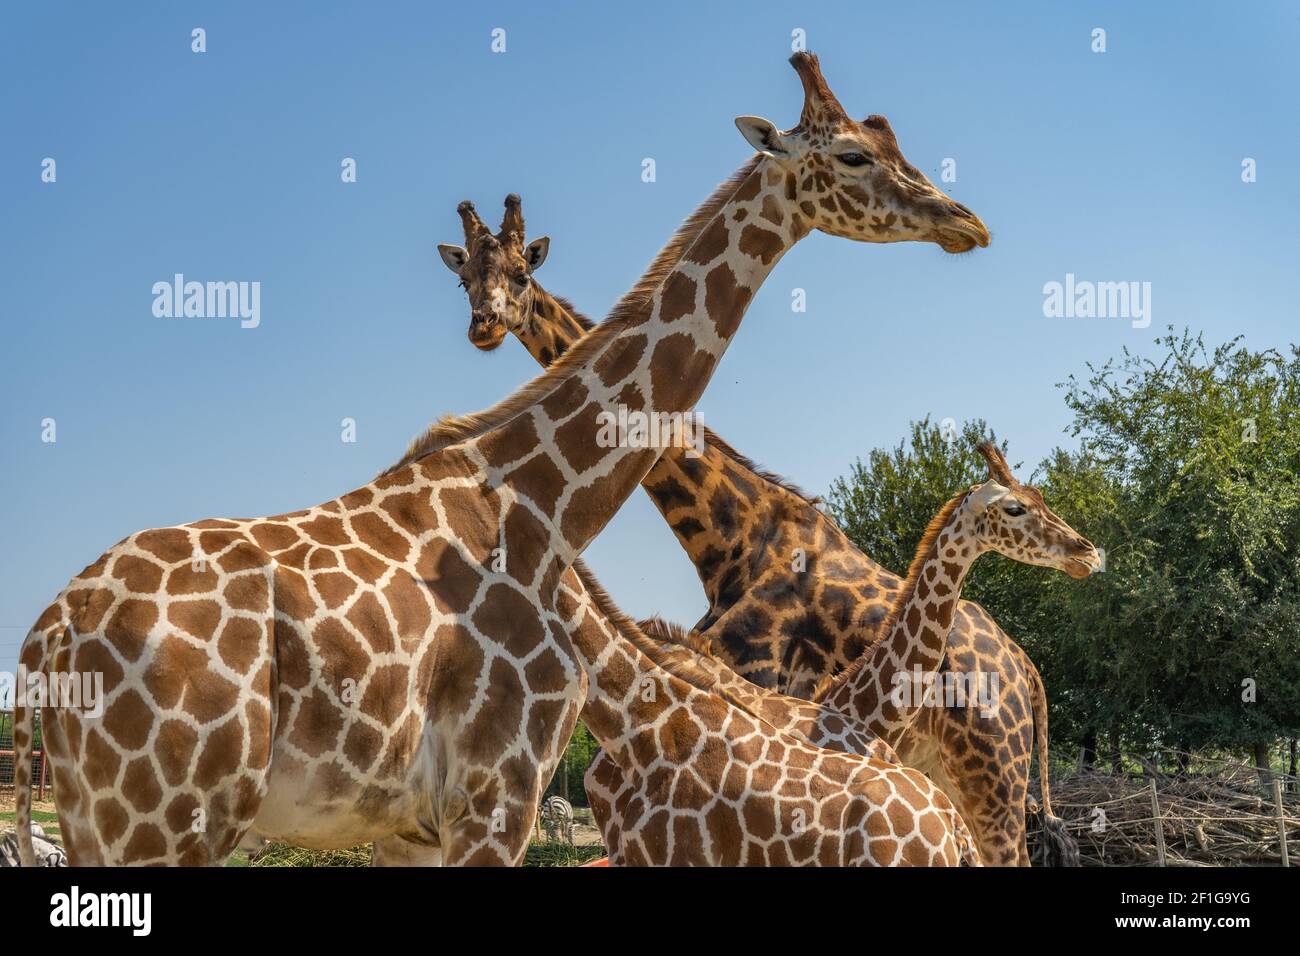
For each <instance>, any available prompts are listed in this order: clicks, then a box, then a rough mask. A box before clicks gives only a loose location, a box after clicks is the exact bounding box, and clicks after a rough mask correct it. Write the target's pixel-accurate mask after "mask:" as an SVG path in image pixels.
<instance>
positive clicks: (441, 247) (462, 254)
mask: <svg viewBox="0 0 1300 956" xmlns="http://www.w3.org/2000/svg"><path fill="white" fill-rule="evenodd" d="M438 255H440V256H442V261H443V262H445V263H446V264H447V268H448V269H450V270H451V271H452V272H455V273H458V274H459V272H460V270H461V269H462V268H463V267H464V265H465V263H466V261H468V259H469V253H468V252H466V251H465V249H464V247H463V246H453V245H451V244H450V243H446V242H440V243H438Z"/></svg>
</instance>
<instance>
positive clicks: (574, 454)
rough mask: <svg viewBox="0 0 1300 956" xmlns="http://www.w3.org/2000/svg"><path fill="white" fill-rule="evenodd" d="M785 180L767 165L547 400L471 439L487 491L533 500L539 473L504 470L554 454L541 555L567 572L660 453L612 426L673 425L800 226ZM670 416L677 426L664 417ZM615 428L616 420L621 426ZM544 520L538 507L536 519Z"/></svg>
mask: <svg viewBox="0 0 1300 956" xmlns="http://www.w3.org/2000/svg"><path fill="white" fill-rule="evenodd" d="M785 179H786V174H785V173H784V171H782V170H781V169H780V168H779V167H777V166H776V165H775V164H772V163H770V162H769V161H760V162H758V163H757V164H756V165H755V166H754V168H753V171H752V172H751V173H750V174H749V175H748V176H747V177H746V178H745V180H744V181H743V182H742V183H741V185H740V186H739V187H738V188H737V189H736V190H735V191H734V192H733V193H732V195H731V196H730V198H729V199H727V201H726V202H725V203H723V204H722V206H721V207H720V208H719V210H718V212H717V213H716V214H714V215H713V216H712V218H711V219H710V220H709V222H708V225H706V226H705V227H704V228H703V230H702V231H701V232H700V234H699V236H698V237H697V238H696V239H695V241H694V242H693V243H692V244H691V246H690V247H689V249H688V250H687V252H686V253H685V254H684V255H683V256H682V258H681V260H680V261H678V262H677V263H676V265H675V266H674V267H673V268H672V270H671V271H670V272H669V273H668V274H667V276H666V277H665V279H664V281H663V282H662V284H660V285H659V287H658V288H657V289H656V290H655V292H654V293H653V294H652V295H651V296H650V298H649V299H648V300H646V301H644V302H640V303H638V304H636V305H635V306H633V307H631V308H630V309H629V311H628V312H627V313H626V314H625V315H624V316H621V317H620V319H621V320H622V321H621V322H620V324H618V325H611V326H610V332H609V334H608V335H607V337H606V338H604V339H602V340H600V341H599V343H597V344H595V345H593V346H592V348H593V351H592V353H591V354H589V355H586V356H584V361H583V362H582V364H581V365H580V366H579V367H577V368H576V369H575V370H574V371H573V373H572V374H570V375H568V376H567V377H566V378H565V379H564V380H563V381H562V382H561V383H559V384H557V385H556V387H555V388H554V389H553V390H552V391H551V392H550V393H549V394H548V395H547V396H546V397H545V398H542V399H540V400H538V401H536V402H535V403H533V405H532V406H531V407H529V408H528V409H527V410H525V411H524V412H522V413H520V414H519V415H518V416H516V417H515V418H514V419H512V420H511V421H510V422H508V423H506V424H504V425H502V426H501V427H498V428H496V429H494V430H491V431H489V432H487V433H486V434H484V435H481V436H479V437H478V438H476V439H474V442H473V444H474V445H476V446H477V450H478V452H479V453H480V454H481V455H482V456H483V458H484V459H485V460H486V461H487V462H488V463H489V464H490V465H493V466H496V467H497V468H498V469H499V474H498V475H497V476H493V484H494V486H504V487H507V488H512V487H513V489H514V490H516V491H519V492H520V493H521V494H523V495H524V496H525V497H530V498H531V497H533V495H532V494H530V490H529V489H530V487H531V488H533V489H534V490H535V488H536V481H537V475H536V474H535V473H534V472H531V471H530V472H524V473H523V474H522V476H521V475H520V472H519V471H518V470H517V469H512V468H510V467H507V466H509V465H512V464H514V463H517V462H524V461H525V459H526V458H528V457H529V456H530V455H531V454H532V453H533V452H534V451H536V450H537V449H538V448H539V447H541V448H554V449H555V452H554V453H553V454H551V455H550V457H551V458H552V460H553V462H554V464H553V466H552V470H551V471H550V472H549V474H550V478H551V484H552V485H558V486H559V488H560V490H559V493H558V495H557V496H556V500H555V502H554V504H553V506H552V507H551V509H550V511H549V514H547V515H546V517H547V518H548V519H549V522H550V532H551V535H550V537H551V542H550V548H549V551H550V552H551V553H552V554H554V555H555V556H557V557H558V558H559V559H560V560H561V561H562V562H564V563H565V564H569V563H572V561H573V559H574V558H576V556H577V555H578V554H580V553H581V552H582V550H583V549H584V548H586V546H587V545H588V544H589V543H590V542H591V540H592V538H594V537H595V536H596V534H597V533H599V532H600V530H601V529H603V528H604V527H605V525H606V524H607V523H608V522H609V520H610V519H611V518H612V517H613V516H614V514H615V513H616V512H617V510H618V509H619V508H620V507H621V506H622V504H623V502H624V501H626V500H627V498H628V496H629V495H630V494H631V493H632V490H633V489H634V488H635V487H636V485H637V484H639V483H640V482H641V480H642V479H643V478H644V477H645V475H646V473H647V472H648V471H649V470H650V468H651V466H653V464H654V463H655V461H656V460H657V459H658V458H659V456H660V455H661V454H662V452H663V450H664V448H665V447H666V441H665V439H667V437H668V436H667V435H665V434H664V433H663V432H659V431H658V430H657V429H654V428H652V429H651V435H650V440H649V441H648V442H647V441H646V440H645V435H644V434H642V435H640V436H636V437H634V436H633V435H632V434H631V433H630V432H629V433H627V434H622V433H619V432H618V431H617V430H615V429H614V428H613V427H611V421H610V419H611V418H616V419H619V418H620V416H621V413H622V412H623V411H626V412H627V413H628V414H629V416H642V417H643V418H642V420H645V419H646V418H649V419H650V420H651V421H653V422H654V423H655V424H664V423H670V424H671V423H672V422H673V421H674V420H675V421H676V422H678V423H680V422H681V415H682V414H683V413H686V412H689V411H691V409H692V408H693V407H694V405H695V403H696V401H697V400H698V399H699V397H700V395H701V394H702V393H703V391H704V388H705V386H706V385H707V384H708V382H709V379H710V378H711V377H712V375H713V372H714V369H715V368H716V367H717V363H718V361H719V360H720V359H721V357H722V354H723V352H725V351H726V348H727V346H728V345H729V344H730V342H731V339H732V337H733V336H734V335H735V333H736V331H737V329H738V328H739V326H740V321H741V319H742V318H743V317H744V314H745V310H746V308H747V307H748V305H749V302H750V300H751V299H752V297H753V295H754V293H755V292H756V291H757V289H758V287H759V286H760V285H761V284H762V282H763V280H764V279H765V278H766V277H767V275H768V273H769V272H771V270H772V269H773V267H774V266H775V265H776V263H777V262H778V261H779V260H780V258H781V256H782V255H784V254H785V252H786V251H787V250H788V249H789V248H790V247H791V246H792V245H794V243H795V242H797V241H798V240H799V239H801V238H802V237H803V236H804V235H806V234H807V232H808V228H807V226H806V225H805V224H804V220H803V217H802V216H801V215H800V214H799V212H798V210H796V209H794V208H793V202H792V200H789V199H787V198H786V196H787V191H786V188H785ZM607 324H609V323H607ZM674 416H675V419H674ZM620 420H621V419H620ZM543 510H545V509H543Z"/></svg>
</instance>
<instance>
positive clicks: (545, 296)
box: [514, 282, 591, 368]
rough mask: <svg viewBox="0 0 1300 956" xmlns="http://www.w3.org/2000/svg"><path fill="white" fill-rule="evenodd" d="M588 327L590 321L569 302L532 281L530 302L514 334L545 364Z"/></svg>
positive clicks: (539, 361) (556, 357)
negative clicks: (526, 312)
mask: <svg viewBox="0 0 1300 956" xmlns="http://www.w3.org/2000/svg"><path fill="white" fill-rule="evenodd" d="M590 328H591V321H590V320H589V319H588V318H587V317H586V316H585V315H582V314H581V313H580V312H578V311H577V310H576V309H575V308H574V307H573V306H572V305H571V304H570V303H569V302H567V301H565V300H564V299H561V298H560V297H559V296H554V295H551V294H550V293H549V292H547V291H546V290H545V289H544V288H542V287H541V286H540V285H538V284H537V283H536V282H534V283H533V304H532V308H531V309H530V310H529V314H528V318H527V319H525V320H524V322H523V324H522V325H521V326H520V327H519V328H518V329H515V330H514V331H515V336H516V337H517V338H518V339H519V341H520V342H522V343H523V345H524V348H526V349H527V350H528V354H529V355H531V356H532V357H533V358H535V359H536V360H537V361H538V363H539V364H540V365H541V366H542V367H543V368H547V367H548V366H550V364H551V363H552V362H554V361H555V360H556V359H558V358H560V356H562V355H564V353H565V352H567V351H569V348H570V347H571V346H572V345H573V344H574V343H575V342H577V341H578V339H580V338H582V337H583V336H584V335H585V334H586V333H587V331H588V330H589V329H590Z"/></svg>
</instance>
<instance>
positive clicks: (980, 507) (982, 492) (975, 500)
mask: <svg viewBox="0 0 1300 956" xmlns="http://www.w3.org/2000/svg"><path fill="white" fill-rule="evenodd" d="M1010 492H1011V489H1010V488H1008V487H1006V486H1005V485H999V484H998V483H997V482H996V481H994V480H992V479H991V478H990V479H989V480H988V481H986V482H984V483H983V484H982V485H976V486H975V487H974V488H972V489H971V490H970V503H971V506H972V507H973V508H974V509H975V510H976V511H977V512H979V511H984V510H985V509H986V508H988V506H989V505H991V504H993V502H995V501H997V500H998V499H999V498H1004V497H1006V496H1007V495H1008V494H1009V493H1010Z"/></svg>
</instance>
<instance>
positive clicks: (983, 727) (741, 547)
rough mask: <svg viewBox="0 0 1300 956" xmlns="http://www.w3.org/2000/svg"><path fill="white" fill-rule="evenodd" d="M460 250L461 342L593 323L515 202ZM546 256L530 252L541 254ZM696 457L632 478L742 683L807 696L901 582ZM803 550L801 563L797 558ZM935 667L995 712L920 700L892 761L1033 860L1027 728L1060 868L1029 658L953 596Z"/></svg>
mask: <svg viewBox="0 0 1300 956" xmlns="http://www.w3.org/2000/svg"><path fill="white" fill-rule="evenodd" d="M457 212H458V213H459V215H460V217H461V220H462V224H463V227H464V232H465V243H466V244H465V246H463V247H462V246H455V245H450V244H443V245H440V246H439V247H438V249H439V252H440V254H441V255H442V258H443V261H444V263H445V264H446V265H447V267H448V268H449V269H451V270H452V271H453V272H454V273H455V274H456V275H457V276H458V277H459V278H460V280H461V285H462V286H463V287H464V288H465V289H466V291H467V293H468V297H469V301H470V307H471V322H470V328H469V338H470V341H471V342H472V343H473V344H474V345H476V346H477V347H478V348H480V349H483V350H485V351H490V350H492V349H495V348H497V347H498V346H499V345H500V344H501V343H502V341H503V340H504V338H505V337H506V336H507V335H508V334H510V333H513V334H514V335H515V337H516V338H518V339H519V341H520V342H521V344H523V346H524V347H525V348H526V349H527V350H528V352H529V353H530V354H531V355H532V356H533V357H534V358H535V359H536V360H537V361H538V362H539V363H541V364H542V365H543V366H544V367H545V366H546V365H548V364H549V363H550V362H552V361H554V359H555V358H556V357H558V356H561V355H563V354H564V353H565V352H566V351H567V350H568V349H569V348H571V347H572V346H573V344H574V343H575V342H576V341H577V340H578V339H579V338H581V337H582V335H584V334H586V332H587V331H589V330H590V329H591V328H592V323H591V321H590V320H589V319H587V317H586V316H584V315H583V314H582V313H581V312H579V311H578V310H577V309H576V308H575V307H574V306H573V305H572V304H571V303H570V302H569V301H568V300H566V299H564V298H562V297H560V296H557V295H554V294H552V293H550V292H549V291H548V290H547V289H546V288H545V287H543V286H542V284H541V283H540V282H539V281H538V280H537V277H536V275H535V272H536V270H537V269H538V268H539V267H540V266H541V264H542V262H543V261H544V260H545V258H546V252H547V251H548V250H549V247H550V241H549V239H548V238H547V237H542V238H540V239H537V240H534V241H532V242H526V235H525V225H524V218H523V212H522V205H521V201H520V199H519V197H518V196H517V195H515V194H511V195H510V196H508V197H506V202H505V216H504V218H503V220H502V224H501V227H500V229H499V231H498V233H497V234H496V235H495V236H494V235H493V234H492V233H491V231H490V230H489V229H488V227H487V226H486V225H485V224H484V223H483V221H482V220H481V219H480V218H479V216H478V213H477V211H476V210H475V208H474V205H473V203H471V202H469V201H468V200H467V201H465V202H462V203H461V204H460V205H459V206H458V207H457ZM537 250H540V251H541V252H540V255H538V254H536V251H537ZM705 436H706V438H705V448H704V452H703V455H702V456H700V457H694V456H691V455H687V454H686V452H685V449H684V448H668V449H666V450H665V452H664V454H663V455H662V456H661V458H660V459H659V461H658V462H657V463H656V464H655V466H654V467H653V468H652V469H651V470H650V472H649V473H648V474H647V475H646V478H645V479H644V480H643V482H642V487H644V488H645V489H646V491H647V492H648V493H649V494H650V496H651V499H652V500H653V501H654V503H655V505H656V507H658V508H659V510H660V512H661V513H662V514H663V516H664V518H665V519H666V520H667V521H668V524H669V525H670V527H671V528H672V530H673V533H674V535H675V536H676V537H677V539H678V541H679V543H680V544H681V545H682V547H683V549H684V550H685V551H686V552H687V554H688V555H689V557H690V558H691V560H692V562H693V563H694V564H695V566H696V569H697V571H698V573H699V576H700V579H701V582H702V584H703V585H704V588H705V592H706V594H707V596H708V598H709V602H710V607H709V610H708V612H707V613H706V614H705V616H704V617H703V619H702V620H701V621H700V622H699V623H698V624H697V625H696V629H697V630H698V631H701V632H703V633H704V634H705V635H706V636H710V637H712V638H713V639H714V640H715V641H716V642H717V644H718V646H719V652H720V653H721V654H722V655H723V656H724V657H725V658H726V660H727V661H728V662H729V663H730V664H731V665H732V666H733V667H735V668H736V669H737V670H738V671H740V673H742V674H743V675H744V676H745V677H747V678H748V679H749V680H751V681H753V682H755V683H756V684H759V685H761V686H763V687H768V688H772V689H776V690H780V691H783V692H784V693H787V694H792V695H795V696H799V697H807V696H809V695H810V694H811V693H812V692H813V689H814V688H815V686H816V685H817V683H818V682H819V681H821V680H822V679H823V678H825V677H826V676H828V675H830V674H833V673H837V672H838V671H839V670H841V669H843V668H844V667H847V666H848V665H849V664H850V663H851V662H852V661H854V660H855V659H857V657H859V656H860V654H861V653H862V651H863V650H864V649H865V648H866V647H868V646H870V645H871V644H872V642H873V641H874V640H875V638H876V637H877V636H878V635H879V625H880V623H881V622H882V621H883V620H884V618H885V616H886V614H887V613H888V611H889V608H890V606H891V604H892V602H893V601H894V600H895V598H896V597H897V595H898V593H899V590H900V588H901V585H902V580H901V579H900V578H898V577H897V576H895V575H893V574H891V573H890V572H888V571H886V570H885V569H884V568H882V567H881V566H880V565H878V564H876V563H875V562H874V561H872V560H871V559H870V558H869V557H867V556H866V555H864V554H863V553H862V552H860V551H859V550H858V549H857V548H856V547H855V546H854V545H853V544H852V542H850V541H849V540H848V538H847V537H846V536H845V535H844V533H843V532H842V531H841V530H840V529H839V528H838V527H837V526H836V525H835V524H834V522H833V521H831V520H830V518H828V517H827V516H826V515H825V514H824V513H823V512H822V511H821V510H820V508H819V507H817V504H818V503H817V501H816V499H812V498H810V497H809V496H808V495H807V494H805V493H804V492H803V491H801V490H800V489H799V488H798V487H796V486H794V485H792V484H791V483H789V482H787V481H785V480H783V479H781V478H780V477H779V476H777V475H774V474H772V473H770V472H768V471H765V470H764V469H762V468H760V467H759V466H757V465H755V464H754V463H753V462H752V461H751V460H750V459H748V458H747V457H745V456H744V455H742V454H740V453H739V452H738V451H736V450H735V449H734V448H733V447H732V446H731V445H730V444H728V443H727V442H726V441H724V440H723V439H722V438H721V437H719V436H718V435H716V434H715V433H713V432H712V431H711V430H708V429H706V430H705ZM799 554H802V555H803V556H804V560H803V561H802V562H800V563H801V564H802V565H803V567H802V570H796V566H795V565H796V562H794V561H792V556H793V555H799ZM948 648H949V651H948V654H947V656H945V658H944V660H943V663H942V665H941V667H942V670H943V672H944V673H945V674H951V673H954V672H955V673H963V674H973V673H979V674H986V675H990V676H989V679H990V680H994V679H996V680H997V683H998V687H999V688H1000V696H1001V700H1002V702H1003V704H1004V706H1001V707H999V708H998V710H997V712H996V714H994V715H992V716H991V717H985V716H984V715H982V714H977V713H976V712H975V711H973V710H970V709H964V710H949V709H931V710H927V711H926V712H925V713H924V714H922V715H921V716H920V717H919V718H918V719H917V720H915V721H914V722H913V723H911V724H910V725H909V727H908V729H907V731H906V732H905V733H904V735H903V737H902V739H901V740H899V741H898V749H899V752H900V754H901V756H902V759H903V761H904V762H905V763H907V764H908V765H909V766H915V767H918V768H920V769H922V770H924V771H925V772H926V773H928V774H930V775H931V776H932V777H933V778H935V779H936V780H937V781H938V782H939V783H940V785H941V786H943V787H944V789H945V792H946V793H947V794H948V796H949V797H951V798H952V799H953V801H954V802H956V803H957V805H958V806H959V808H960V809H961V811H962V815H963V817H964V818H965V819H966V821H967V822H968V823H969V824H970V826H971V828H972V829H973V830H974V832H975V834H976V840H977V842H978V843H979V845H980V850H981V853H982V854H983V855H984V859H985V861H986V862H989V863H996V864H999V865H1011V864H1020V865H1028V863H1029V862H1030V861H1029V851H1028V846H1027V840H1026V827H1025V810H1026V798H1027V793H1028V781H1029V772H1030V764H1031V755H1032V752H1033V748H1034V744H1035V737H1036V738H1037V746H1038V751H1039V757H1040V759H1039V777H1040V789H1041V792H1042V804H1041V813H1042V818H1043V833H1044V841H1043V844H1044V851H1045V857H1046V859H1047V860H1048V861H1052V862H1056V861H1062V862H1066V863H1068V862H1070V861H1073V860H1074V859H1076V858H1077V846H1076V844H1075V842H1074V840H1073V838H1072V837H1071V836H1070V834H1069V832H1068V830H1066V828H1065V826H1064V824H1063V823H1062V822H1061V821H1060V820H1059V819H1058V818H1057V817H1056V816H1054V815H1053V813H1052V809H1051V795H1050V784H1049V781H1048V779H1047V740H1048V717H1047V700H1046V693H1045V690H1044V687H1043V683H1042V678H1041V676H1040V675H1039V673H1038V669H1037V668H1036V667H1035V666H1034V664H1033V662H1032V661H1031V660H1030V659H1029V657H1028V655H1026V654H1025V652H1024V651H1023V650H1022V649H1021V648H1020V646H1019V645H1018V644H1016V642H1015V641H1013V640H1012V639H1011V638H1010V637H1009V636H1008V635H1007V634H1006V633H1005V632H1004V631H1002V629H1001V628H1000V627H998V625H997V624H996V622H994V621H993V619H992V618H991V617H990V616H989V615H988V613H987V612H986V611H984V609H983V608H981V607H980V606H979V605H978V604H975V603H973V602H969V601H962V602H961V603H960V605H959V610H958V616H957V620H956V623H955V624H954V626H953V629H952V632H951V635H950V638H949V642H948Z"/></svg>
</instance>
